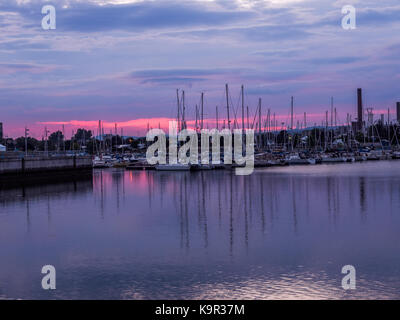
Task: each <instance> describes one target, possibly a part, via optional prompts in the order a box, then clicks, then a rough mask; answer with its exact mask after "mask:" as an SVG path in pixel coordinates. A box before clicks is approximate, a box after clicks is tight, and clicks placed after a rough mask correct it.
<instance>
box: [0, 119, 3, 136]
mask: <svg viewBox="0 0 400 320" xmlns="http://www.w3.org/2000/svg"><path fill="white" fill-rule="evenodd" d="M0 140H3V123H2V122H0Z"/></svg>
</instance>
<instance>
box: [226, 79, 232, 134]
mask: <svg viewBox="0 0 400 320" xmlns="http://www.w3.org/2000/svg"><path fill="white" fill-rule="evenodd" d="M228 90H229V88H228V84H225V93H226V112H227V115H228V129H229V130H230V129H231V120H230V119H229V91H228Z"/></svg>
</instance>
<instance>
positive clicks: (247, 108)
mask: <svg viewBox="0 0 400 320" xmlns="http://www.w3.org/2000/svg"><path fill="white" fill-rule="evenodd" d="M246 111H247V129H250V127H249V125H250V123H249V106H247V107H246Z"/></svg>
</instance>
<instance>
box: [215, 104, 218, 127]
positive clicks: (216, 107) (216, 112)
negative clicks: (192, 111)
mask: <svg viewBox="0 0 400 320" xmlns="http://www.w3.org/2000/svg"><path fill="white" fill-rule="evenodd" d="M215 115H216V120H217V121H216V122H217V123H216V126H217V130H218V106H215Z"/></svg>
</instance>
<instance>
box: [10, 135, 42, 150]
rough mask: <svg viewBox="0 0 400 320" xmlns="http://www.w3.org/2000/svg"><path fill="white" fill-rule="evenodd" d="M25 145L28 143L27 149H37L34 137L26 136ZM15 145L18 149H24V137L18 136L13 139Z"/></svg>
mask: <svg viewBox="0 0 400 320" xmlns="http://www.w3.org/2000/svg"><path fill="white" fill-rule="evenodd" d="M27 145H28V151H34V150H38V148H39V141H38V140H36V139H35V138H31V137H28V138H27ZM15 147H16V148H17V149H18V150H21V151H22V150H24V151H25V137H19V138H17V139H15Z"/></svg>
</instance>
